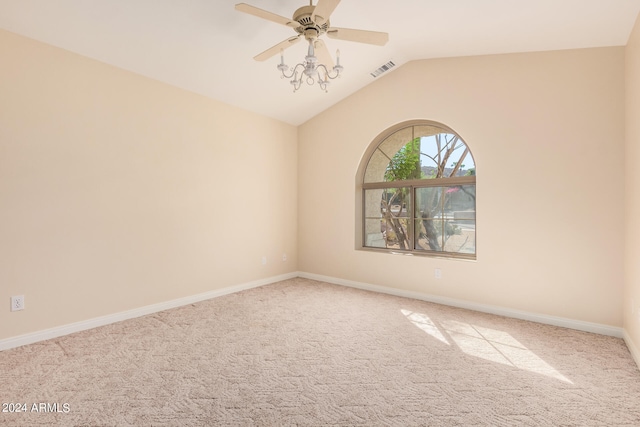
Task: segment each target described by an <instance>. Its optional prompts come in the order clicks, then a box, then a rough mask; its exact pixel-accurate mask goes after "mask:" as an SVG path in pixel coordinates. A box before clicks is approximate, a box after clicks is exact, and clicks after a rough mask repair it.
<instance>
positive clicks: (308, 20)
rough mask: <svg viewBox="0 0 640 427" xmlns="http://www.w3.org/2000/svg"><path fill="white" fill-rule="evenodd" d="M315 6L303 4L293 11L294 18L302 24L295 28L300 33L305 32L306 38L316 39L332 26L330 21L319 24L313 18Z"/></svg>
mask: <svg viewBox="0 0 640 427" xmlns="http://www.w3.org/2000/svg"><path fill="white" fill-rule="evenodd" d="M315 8H316V7H315V6H302V7H301V8H299V9H298V10H296V11H295V12H294V13H293V20H294V21H296V22H297V23H298V24H300V26H299V27H297V28H296V29H295V30H296V32H297V33H298V34H304V37H305V39H307V40H309V39H316V38H318V37H320V36H321V35H323V34H324V33H326V32H327V29H329V28H330V24H329V21H328V20H327V21H325V23H324V24H322V25H318V24H316V23H315V22H314V20H313V11H314V10H315Z"/></svg>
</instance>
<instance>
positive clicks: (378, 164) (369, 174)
mask: <svg viewBox="0 0 640 427" xmlns="http://www.w3.org/2000/svg"><path fill="white" fill-rule="evenodd" d="M387 165H389V157H387V156H386V155H385V154H384V153H383V152H382V151H380V149H377V150H376V151H375V152H374V153H373V156H371V159H369V163H368V164H367V170H366V171H365V173H364V182H365V183H368V182H384V173H385V171H386V170H387Z"/></svg>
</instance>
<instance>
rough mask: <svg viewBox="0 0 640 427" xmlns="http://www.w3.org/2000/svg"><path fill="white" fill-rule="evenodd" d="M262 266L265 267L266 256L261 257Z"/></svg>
mask: <svg viewBox="0 0 640 427" xmlns="http://www.w3.org/2000/svg"><path fill="white" fill-rule="evenodd" d="M262 265H267V257H266V256H264V255H263V256H262Z"/></svg>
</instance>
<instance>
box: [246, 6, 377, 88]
mask: <svg viewBox="0 0 640 427" xmlns="http://www.w3.org/2000/svg"><path fill="white" fill-rule="evenodd" d="M339 3H340V0H318V3H317V4H316V5H315V6H314V5H313V2H312V1H309V6H302V7H301V8H299V9H297V10H296V11H295V12H294V14H293V18H292V19H288V18H285V17H284V16H280V15H277V14H275V13H271V12H268V11H266V10H262V9H259V8H257V7H255V6H250V5H248V4H246V3H238V4H236V10H238V11H240V12H244V13H247V14H249V15H254V16H257V17H258V18H262V19H266V20H268V21H272V22H276V23H278V24H281V25H285V26H287V27H290V28H293V29H294V30H295V31H296V32H297V33H298V35H297V36H294V37H290V38H288V39H286V40H284V41H282V42H280V43H278V44H277V45H275V46H273V47H271V48H269V49H267V50H265V51H264V52H262V53H260V54H258V55H256V56H255V57H254V59H255V60H256V61H265V60H267V59H269V58H271V57H272V56H274V55H276V54H277V53H278V52H280V63H279V64H278V66H277V68H278V70H279V71H280V73H281V78H288V79H291V80H290V82H291V85H293V91H294V92H295V91H297V90H298V89H300V86H302V83H303V81H304V82H306V83H307V84H308V85H314V84H315V83H318V85H319V86H320V89H322V90H323V91H325V92H327V91H328V88H329V84H330V80H333V79H336V78H338V77H340V75H341V73H342V71H343V69H344V67H343V66H342V65H340V51H339V50H338V51H336V64H335V65H333V59H332V58H331V55H330V54H329V51H328V50H327V47H326V45H325V44H324V42H323V41H322V40H321V39H320V36H322V35H324V34H326V35H327V37H329V38H333V39H338V40H346V41H352V42H358V43H366V44H373V45H377V46H384V45H385V44H386V43H387V41H388V40H389V35H388V34H387V33H381V32H377V31H365V30H354V29H350V28H336V27H331V25H330V23H329V17H330V16H331V13H332V12H333V10H334V9H335V8H336V7H337V6H338V4H339ZM302 37H304V38H305V40H307V42H308V43H309V47H308V50H307V56H305V58H304V61H303V62H300V63H298V64H296V65H295V66H294V67H292V68H289V66H287V65H286V64H285V63H284V50H285V49H287V48H288V47H290V46H293V45H294V44H296V43H298V42H299V41H300V39H301V38H302Z"/></svg>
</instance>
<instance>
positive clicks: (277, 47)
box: [253, 36, 300, 61]
mask: <svg viewBox="0 0 640 427" xmlns="http://www.w3.org/2000/svg"><path fill="white" fill-rule="evenodd" d="M299 41H300V36H296V37H291V38H289V39H286V40H283V41H281V42H280V43H278V44H277V45H275V46H273V47H270V48H269V49H267V50H265V51H264V52H262V53H259V54H257V55H256V56H254V57H253V59H255V60H256V61H265V60H267V59H269V58H271V57H272V56H273V55H275V54H277V53H279V52H280V51H281V50H284V49H286V48H288V47H291V46H293V45H294V44H296V43H298V42H299Z"/></svg>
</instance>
